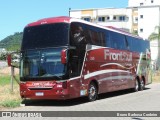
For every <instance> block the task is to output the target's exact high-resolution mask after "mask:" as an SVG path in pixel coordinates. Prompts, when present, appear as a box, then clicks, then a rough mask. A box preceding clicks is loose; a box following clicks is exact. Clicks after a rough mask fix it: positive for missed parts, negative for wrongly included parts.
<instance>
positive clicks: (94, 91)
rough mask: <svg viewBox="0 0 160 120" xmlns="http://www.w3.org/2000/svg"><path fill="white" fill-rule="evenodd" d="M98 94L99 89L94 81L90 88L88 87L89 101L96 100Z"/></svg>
mask: <svg viewBox="0 0 160 120" xmlns="http://www.w3.org/2000/svg"><path fill="white" fill-rule="evenodd" d="M97 96H98V90H97V87H96V85H95V84H94V83H93V82H92V83H90V85H89V89H88V100H89V101H95V100H96V99H97Z"/></svg>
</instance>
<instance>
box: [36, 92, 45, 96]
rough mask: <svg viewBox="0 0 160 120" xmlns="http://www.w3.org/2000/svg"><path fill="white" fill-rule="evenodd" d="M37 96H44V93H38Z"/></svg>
mask: <svg viewBox="0 0 160 120" xmlns="http://www.w3.org/2000/svg"><path fill="white" fill-rule="evenodd" d="M36 96H44V93H43V92H36Z"/></svg>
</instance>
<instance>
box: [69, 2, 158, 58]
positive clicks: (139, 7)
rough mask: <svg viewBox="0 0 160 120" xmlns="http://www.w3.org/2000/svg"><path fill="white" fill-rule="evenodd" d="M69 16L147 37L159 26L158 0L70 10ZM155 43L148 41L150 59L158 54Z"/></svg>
mask: <svg viewBox="0 0 160 120" xmlns="http://www.w3.org/2000/svg"><path fill="white" fill-rule="evenodd" d="M70 16H71V17H75V18H79V19H84V20H87V21H90V22H94V23H97V24H100V25H103V26H113V27H117V28H121V29H125V30H127V31H129V32H131V33H137V34H138V35H139V36H140V37H142V38H144V39H148V37H149V35H150V34H151V33H152V32H154V31H155V27H156V26H160V0H128V7H126V8H100V9H84V10H71V11H70ZM157 43H158V42H157V41H151V43H150V46H151V58H152V60H156V59H157V56H158V44H157Z"/></svg>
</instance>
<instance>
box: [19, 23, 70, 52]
mask: <svg viewBox="0 0 160 120" xmlns="http://www.w3.org/2000/svg"><path fill="white" fill-rule="evenodd" d="M68 33H69V24H68V23H54V24H44V25H39V26H32V27H26V28H25V29H24V34H23V40H22V48H21V50H28V49H38V48H50V47H56V46H66V45H68Z"/></svg>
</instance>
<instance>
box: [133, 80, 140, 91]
mask: <svg viewBox="0 0 160 120" xmlns="http://www.w3.org/2000/svg"><path fill="white" fill-rule="evenodd" d="M133 90H134V92H138V90H139V82H138V80H137V79H136V81H135V87H134V89H133Z"/></svg>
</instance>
